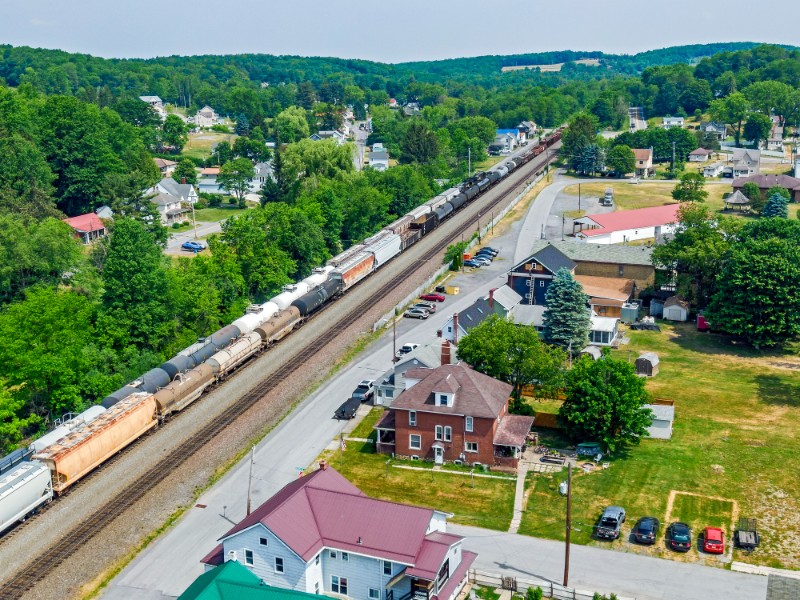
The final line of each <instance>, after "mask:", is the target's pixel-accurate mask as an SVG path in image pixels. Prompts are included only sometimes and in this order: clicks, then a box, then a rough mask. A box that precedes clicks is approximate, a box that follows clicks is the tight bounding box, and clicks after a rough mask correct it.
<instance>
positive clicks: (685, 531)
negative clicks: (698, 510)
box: [667, 521, 692, 552]
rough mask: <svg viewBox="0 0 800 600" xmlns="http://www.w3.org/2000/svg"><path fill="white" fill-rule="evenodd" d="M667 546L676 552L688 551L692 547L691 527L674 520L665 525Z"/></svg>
mask: <svg viewBox="0 0 800 600" xmlns="http://www.w3.org/2000/svg"><path fill="white" fill-rule="evenodd" d="M667 547H668V548H671V549H673V550H675V551H676V552H688V551H689V550H691V548H692V529H691V527H689V526H688V525H687V524H686V523H681V522H680V521H676V522H675V523H670V526H669V527H667Z"/></svg>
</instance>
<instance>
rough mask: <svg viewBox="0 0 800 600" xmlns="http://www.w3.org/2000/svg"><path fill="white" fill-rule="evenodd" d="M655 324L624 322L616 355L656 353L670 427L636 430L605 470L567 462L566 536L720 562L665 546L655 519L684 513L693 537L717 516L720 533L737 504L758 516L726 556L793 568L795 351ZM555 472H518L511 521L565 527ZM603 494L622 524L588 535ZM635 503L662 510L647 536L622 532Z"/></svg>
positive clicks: (646, 511)
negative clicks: (523, 492) (645, 543)
mask: <svg viewBox="0 0 800 600" xmlns="http://www.w3.org/2000/svg"><path fill="white" fill-rule="evenodd" d="M660 325H661V328H662V331H661V333H659V332H651V331H629V332H628V335H629V336H630V338H631V343H630V344H629V345H626V346H623V347H622V349H620V350H618V351H616V355H617V356H618V357H619V358H623V359H628V357H629V356H630V357H631V358H635V357H636V356H638V354H639V352H641V351H645V350H648V351H654V352H656V353H658V355H659V357H660V361H661V364H660V372H659V374H658V375H657V376H656V377H654V378H652V379H649V380H648V383H647V387H648V390H649V391H650V392H651V393H652V394H653V396H654V397H656V398H665V399H671V400H674V401H675V410H676V420H675V424H674V432H673V437H672V439H671V440H670V441H657V440H644V441H643V442H642V443H641V445H640V446H638V447H634V448H633V449H631V451H630V452H629V454H628V455H627V456H624V457H619V458H615V459H613V460H612V461H611V465H610V467H609V468H608V469H606V470H597V471H595V472H593V473H590V474H583V473H580V474H575V473H574V474H573V475H574V476H573V492H574V493H573V535H572V537H573V540H574V541H576V542H578V543H581V544H591V545H598V546H603V547H608V546H611V547H614V548H617V549H620V550H625V551H634V552H641V553H646V554H651V555H656V556H669V557H670V558H673V559H675V560H689V561H701V562H707V563H709V564H720V559H718V558H716V557H711V556H707V555H703V554H702V553H698V552H697V551H696V549H693V550H692V551H691V552H689V553H687V554H677V553H674V552H671V551H668V550H666V548H665V547H664V541H663V537H664V531H665V528H666V525H667V524H668V523H667V522H666V521H667V519H669V520H670V521H674V520H684V521H685V522H687V523H689V524H690V525H691V526H692V527H693V531H694V534H695V540H694V544H693V545H694V546H695V547H696V536H697V534H699V533H700V532H701V531H702V528H703V527H705V526H707V525H709V526H720V527H723V529H725V531H726V543H727V542H730V536H731V534H732V530H731V526H732V524H733V520H734V519H735V518H736V516H737V515H739V516H743V517H749V518H756V519H758V524H759V530H760V532H761V536H762V542H761V546H760V547H759V548H758V549H757V550H756V551H755V552H753V553H752V554H750V555H747V554H745V553H743V552H739V551H736V553H735V555H734V560H738V561H743V562H751V563H755V564H761V565H767V566H774V567H783V568H795V569H797V568H800V552H798V548H800V477H798V466H797V465H798V459H797V457H798V455H799V454H800V435H798V434H797V432H798V430H800V358H799V357H798V356H797V354H796V353H788V352H787V353H774V354H769V353H764V354H760V353H757V352H755V351H753V350H751V349H748V348H746V347H737V346H732V345H731V344H730V343H729V342H728V341H727V339H726V338H724V337H722V336H718V335H713V334H701V333H698V332H697V331H696V330H695V328H694V327H693V326H692V325H691V324H675V325H670V324H665V323H660ZM793 350H795V349H793ZM629 352H630V354H629ZM551 405H552V403H551ZM549 410H551V411H552V406H550V407H549ZM565 477H566V472H563V473H561V474H557V475H551V476H548V475H538V474H529V475H528V493H529V500H528V504H527V510H526V513H525V515H524V518H523V521H522V526H521V528H520V533H525V534H528V535H534V536H539V537H548V538H554V539H564V509H565V500H564V498H563V497H561V496H559V495H558V492H557V486H558V483H559V482H560V481H562V480H564V479H565ZM610 504H619V505H621V506H623V507H625V508H626V509H627V514H628V519H627V522H626V523H625V526H624V527H623V532H624V535H623V536H621V539H620V540H618V541H615V542H613V543H612V544H609V542H599V541H594V540H592V539H591V534H592V529H593V526H594V524H595V523H596V521H597V519H598V517H599V515H600V513H601V511H602V509H603V508H604V507H605V506H607V505H610ZM668 513H669V514H668ZM646 515H651V516H655V517H657V518H658V519H660V520H661V521H662V529H661V532H660V535H659V538H658V542H657V543H656V545H655V546H653V547H641V546H636V545H634V544H631V543H630V542H629V541H628V534H629V533H630V529H631V527H633V525H634V524H635V522H636V520H637V519H638V518H639V517H642V516H646ZM723 560H724V559H723Z"/></svg>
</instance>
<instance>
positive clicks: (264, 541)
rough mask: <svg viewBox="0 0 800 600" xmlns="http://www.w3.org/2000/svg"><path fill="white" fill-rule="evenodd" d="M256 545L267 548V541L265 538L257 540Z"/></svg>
mask: <svg viewBox="0 0 800 600" xmlns="http://www.w3.org/2000/svg"><path fill="white" fill-rule="evenodd" d="M258 543H259V544H261V545H262V546H269V540H268V539H267V538H264V537H262V538H258Z"/></svg>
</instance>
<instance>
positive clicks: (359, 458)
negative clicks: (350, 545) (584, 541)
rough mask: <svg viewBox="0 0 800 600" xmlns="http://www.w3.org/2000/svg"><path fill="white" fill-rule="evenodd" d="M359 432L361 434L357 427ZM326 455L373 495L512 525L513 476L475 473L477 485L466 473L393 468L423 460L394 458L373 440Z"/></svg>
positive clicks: (461, 518) (460, 519)
mask: <svg viewBox="0 0 800 600" xmlns="http://www.w3.org/2000/svg"><path fill="white" fill-rule="evenodd" d="M370 417H372V414H371V415H370ZM365 428H366V426H365ZM355 432H359V433H363V431H362V430H360V429H359V428H358V427H357V428H356V430H355ZM355 432H354V433H355ZM351 435H352V434H351ZM352 437H366V436H361V435H359V436H355V435H352ZM327 459H328V460H329V461H330V464H331V465H332V466H333V467H334V468H335V469H336V470H338V471H339V472H340V473H341V474H342V475H344V476H345V477H347V479H349V480H350V481H352V482H353V483H354V484H355V485H357V486H358V487H359V489H361V491H363V492H364V493H365V494H367V495H368V496H372V497H373V498H382V499H384V500H391V501H393V502H404V503H407V504H414V505H416V506H424V507H427V508H435V509H437V510H442V511H445V512H450V513H453V515H454V517H453V518H452V521H453V522H455V523H462V524H464V525H475V526H478V527H486V528H488V529H496V530H500V531H506V530H507V529H508V526H509V525H510V524H511V517H512V513H513V511H514V488H515V482H516V480H515V479H514V478H508V479H506V480H503V479H488V478H482V477H475V479H474V486H475V487H472V486H473V483H472V480H471V478H470V477H469V476H466V475H459V474H454V473H453V472H448V471H434V470H433V469H426V470H424V471H412V470H408V469H398V468H395V467H393V466H392V465H393V464H399V465H408V466H425V465H423V464H422V463H419V464H418V463H412V462H410V461H396V460H390V459H389V457H388V456H385V455H383V454H376V453H375V449H374V446H373V444H370V443H363V442H348V443H347V449H346V450H344V451H341V450H337V451H336V452H335V453H333V454H332V455H330V456H328V457H327ZM387 461H388V463H389V465H388V466H387ZM427 466H430V465H427Z"/></svg>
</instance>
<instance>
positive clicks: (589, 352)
mask: <svg viewBox="0 0 800 600" xmlns="http://www.w3.org/2000/svg"><path fill="white" fill-rule="evenodd" d="M580 356H589V357H591V359H592V360H600V359H601V358H602V357H603V351H602V350H600V348H598V347H597V346H586V348H584V349H583V350H581V353H580Z"/></svg>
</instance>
